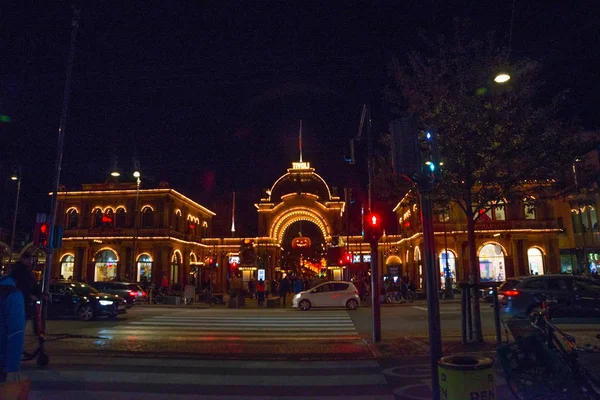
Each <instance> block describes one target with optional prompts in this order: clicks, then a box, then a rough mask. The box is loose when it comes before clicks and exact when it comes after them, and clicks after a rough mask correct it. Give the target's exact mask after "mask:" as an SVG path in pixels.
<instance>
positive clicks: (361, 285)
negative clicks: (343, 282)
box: [358, 280, 367, 302]
mask: <svg viewBox="0 0 600 400" xmlns="http://www.w3.org/2000/svg"><path fill="white" fill-rule="evenodd" d="M366 294H367V286H366V284H365V281H364V280H360V281H359V282H358V297H360V301H361V302H364V301H365V296H366Z"/></svg>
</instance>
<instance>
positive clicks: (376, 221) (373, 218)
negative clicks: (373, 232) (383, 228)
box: [369, 214, 379, 226]
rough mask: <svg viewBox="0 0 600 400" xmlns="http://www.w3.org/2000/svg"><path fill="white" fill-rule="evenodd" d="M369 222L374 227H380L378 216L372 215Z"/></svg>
mask: <svg viewBox="0 0 600 400" xmlns="http://www.w3.org/2000/svg"><path fill="white" fill-rule="evenodd" d="M369 221H370V222H371V225H372V226H379V217H378V216H377V215H376V214H371V215H370V216H369Z"/></svg>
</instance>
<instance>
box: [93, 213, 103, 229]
mask: <svg viewBox="0 0 600 400" xmlns="http://www.w3.org/2000/svg"><path fill="white" fill-rule="evenodd" d="M93 220H94V223H93V225H94V228H101V227H102V210H101V209H99V208H97V209H96V210H95V211H94V215H93Z"/></svg>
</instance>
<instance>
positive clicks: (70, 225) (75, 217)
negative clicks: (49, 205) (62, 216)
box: [67, 208, 79, 229]
mask: <svg viewBox="0 0 600 400" xmlns="http://www.w3.org/2000/svg"><path fill="white" fill-rule="evenodd" d="M78 226H79V212H78V211H77V209H76V208H71V209H70V210H69V211H67V229H77V227H78Z"/></svg>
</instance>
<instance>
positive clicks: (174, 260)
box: [171, 249, 183, 263]
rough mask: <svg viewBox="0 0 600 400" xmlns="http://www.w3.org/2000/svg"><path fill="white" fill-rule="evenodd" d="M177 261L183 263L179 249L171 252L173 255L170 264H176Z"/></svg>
mask: <svg viewBox="0 0 600 400" xmlns="http://www.w3.org/2000/svg"><path fill="white" fill-rule="evenodd" d="M177 254H179V259H177ZM179 260H181V262H182V263H183V254H181V251H180V250H179V249H176V250H173V255H172V256H171V263H173V262H178V261H179Z"/></svg>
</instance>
